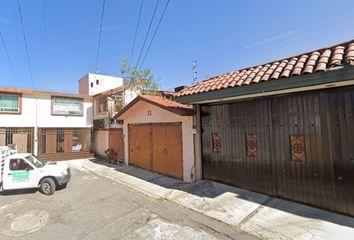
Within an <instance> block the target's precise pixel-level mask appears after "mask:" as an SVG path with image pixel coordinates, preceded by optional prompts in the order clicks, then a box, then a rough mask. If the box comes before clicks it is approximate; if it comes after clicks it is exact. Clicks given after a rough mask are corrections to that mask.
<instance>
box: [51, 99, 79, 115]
mask: <svg viewBox="0 0 354 240" xmlns="http://www.w3.org/2000/svg"><path fill="white" fill-rule="evenodd" d="M52 114H53V115H66V116H82V115H83V100H82V99H79V98H66V97H52Z"/></svg>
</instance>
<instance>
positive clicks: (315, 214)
mask: <svg viewBox="0 0 354 240" xmlns="http://www.w3.org/2000/svg"><path fill="white" fill-rule="evenodd" d="M90 161H91V162H93V163H95V164H100V165H104V166H106V167H109V168H113V169H114V170H116V171H118V172H122V173H125V174H128V175H130V176H133V177H136V178H139V179H142V180H145V181H148V182H150V183H153V184H156V185H159V186H161V187H164V188H169V189H178V190H181V191H184V192H187V193H190V194H193V195H194V196H198V197H201V198H209V199H215V198H217V197H219V196H221V195H223V194H225V193H231V194H233V196H234V197H235V198H238V199H243V200H247V201H251V202H254V203H257V204H260V206H266V207H270V208H274V209H277V210H280V211H283V212H288V213H291V214H294V215H297V216H302V217H305V218H313V219H320V220H323V221H327V222H332V223H335V224H339V225H343V226H348V227H351V228H354V218H353V217H350V216H345V215H341V214H337V213H333V212H329V211H326V210H322V209H319V208H314V207H311V206H307V205H303V204H301V203H295V202H291V201H287V200H282V199H279V198H273V197H271V196H268V195H265V194H261V193H256V192H251V191H247V190H243V189H240V188H237V187H233V186H229V185H225V184H222V183H218V182H214V181H209V180H200V181H197V182H194V183H185V182H183V181H181V180H178V179H174V178H171V177H167V176H164V175H161V174H158V173H154V172H151V171H147V170H144V169H141V168H138V167H134V166H131V165H122V166H120V165H117V164H110V163H107V162H105V161H103V160H100V159H90Z"/></svg>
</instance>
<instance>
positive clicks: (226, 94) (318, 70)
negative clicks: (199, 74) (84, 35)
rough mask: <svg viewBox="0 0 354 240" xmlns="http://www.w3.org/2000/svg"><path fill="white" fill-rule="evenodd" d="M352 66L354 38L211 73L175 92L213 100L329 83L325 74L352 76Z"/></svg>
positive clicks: (191, 99) (185, 98) (189, 99)
mask: <svg viewBox="0 0 354 240" xmlns="http://www.w3.org/2000/svg"><path fill="white" fill-rule="evenodd" d="M352 68H354V40H350V41H347V42H344V43H341V44H338V45H335V46H331V47H327V48H322V49H318V50H314V51H310V52H307V53H304V54H300V55H297V56H294V57H289V58H286V59H282V60H278V61H273V62H270V63H266V64H263V65H257V66H254V67H249V68H245V69H241V70H238V71H234V72H229V73H225V74H221V75H218V76H214V77H211V78H209V79H206V80H204V81H202V82H199V83H196V84H194V85H192V86H190V87H188V88H186V89H183V90H182V91H180V92H178V93H177V94H176V95H175V96H176V97H177V101H179V102H183V103H196V102H204V101H208V102H212V101H215V100H216V99H217V98H232V97H234V98H235V97H239V96H243V95H247V94H248V95H250V94H256V93H264V92H267V93H269V92H270V91H280V90H285V89H288V90H289V89H290V88H300V87H309V86H314V85H318V84H326V82H327V83H331V82H332V80H333V79H329V78H328V77H330V78H332V77H334V78H335V80H336V81H341V80H350V79H353V78H354V75H351V76H347V75H346V73H350V72H351V69H352ZM342 75H343V76H342ZM341 77H342V78H341ZM321 79H322V80H321ZM323 79H326V80H323ZM305 80H308V82H306V81H305ZM295 81H297V82H296V83H295ZM298 90H299V89H295V90H293V91H298ZM231 94H233V95H231Z"/></svg>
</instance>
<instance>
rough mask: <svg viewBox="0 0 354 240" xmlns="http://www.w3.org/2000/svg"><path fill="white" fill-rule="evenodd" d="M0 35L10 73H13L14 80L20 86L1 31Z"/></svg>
mask: <svg viewBox="0 0 354 240" xmlns="http://www.w3.org/2000/svg"><path fill="white" fill-rule="evenodd" d="M0 37H1V42H2V45H3V46H4V49H5V53H6V56H7V60H8V61H9V64H10V66H11V69H12V73H13V74H14V77H15V80H16V82H17V85H18V86H20V87H21V84H20V81H19V80H18V77H17V74H16V71H15V67H14V65H13V64H12V61H11V58H10V54H9V51H8V49H7V46H6V43H5V39H4V37H3V35H2V33H1V32H0Z"/></svg>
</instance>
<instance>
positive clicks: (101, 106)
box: [97, 96, 108, 113]
mask: <svg viewBox="0 0 354 240" xmlns="http://www.w3.org/2000/svg"><path fill="white" fill-rule="evenodd" d="M97 104H98V106H97V109H98V113H105V112H107V105H108V99H107V97H105V96H102V97H100V98H99V99H98V100H97Z"/></svg>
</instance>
